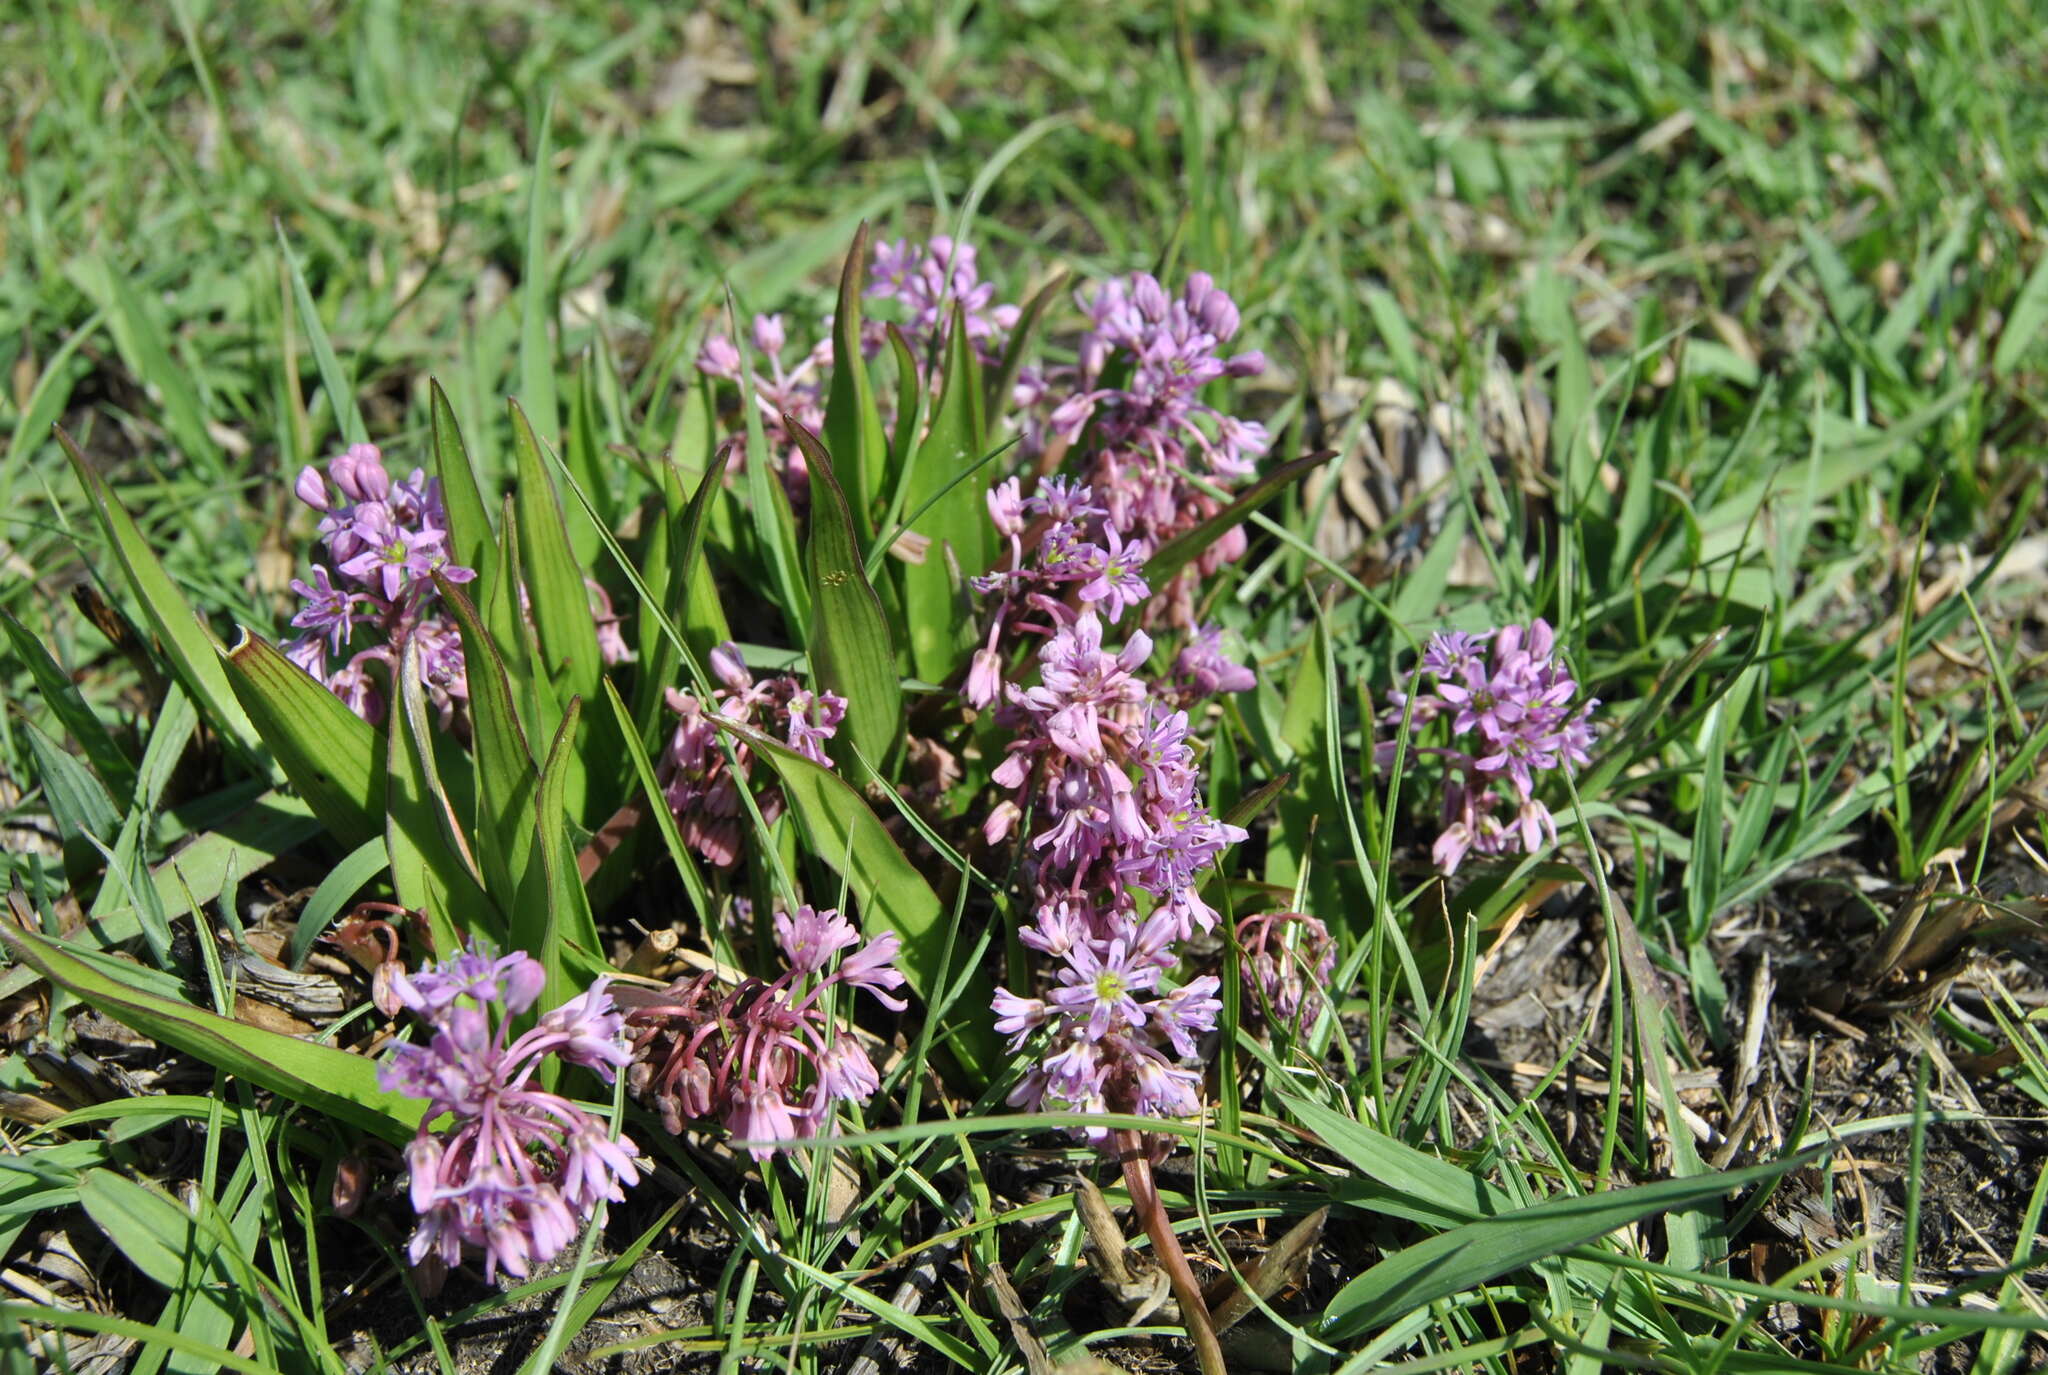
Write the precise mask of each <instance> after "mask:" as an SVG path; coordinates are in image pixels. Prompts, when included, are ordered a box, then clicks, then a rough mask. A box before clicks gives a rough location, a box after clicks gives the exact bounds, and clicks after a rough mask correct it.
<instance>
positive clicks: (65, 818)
mask: <svg viewBox="0 0 2048 1375" xmlns="http://www.w3.org/2000/svg"><path fill="white" fill-rule="evenodd" d="M21 724H22V725H23V727H24V728H26V730H27V731H28V749H29V754H30V755H31V756H32V757H33V758H34V759H35V761H36V781H37V782H39V783H41V784H42V785H43V798H44V800H45V801H46V802H47V803H48V804H49V808H50V816H51V818H52V819H53V820H55V821H56V823H57V831H58V834H60V835H62V836H63V837H64V839H65V840H66V841H75V840H83V839H85V838H86V837H87V836H91V837H93V838H94V839H96V840H101V841H107V842H112V840H113V839H114V837H115V836H116V835H118V834H120V831H121V809H120V808H118V807H116V806H115V805H114V799H113V798H111V797H109V796H108V795H107V790H106V787H105V786H104V785H103V784H102V783H101V782H100V780H99V779H98V778H97V777H96V776H95V775H94V774H93V771H92V770H91V769H89V768H87V767H86V766H85V761H84V760H82V759H80V758H78V756H76V755H74V754H72V753H71V752H70V751H69V750H66V749H65V748H64V747H63V746H62V745H60V744H58V743H57V742H56V741H55V740H52V739H51V738H50V737H49V735H48V734H46V733H45V732H44V731H43V729H42V727H40V726H38V725H37V724H36V723H35V722H33V721H27V720H24V721H23V722H22V723H21Z"/></svg>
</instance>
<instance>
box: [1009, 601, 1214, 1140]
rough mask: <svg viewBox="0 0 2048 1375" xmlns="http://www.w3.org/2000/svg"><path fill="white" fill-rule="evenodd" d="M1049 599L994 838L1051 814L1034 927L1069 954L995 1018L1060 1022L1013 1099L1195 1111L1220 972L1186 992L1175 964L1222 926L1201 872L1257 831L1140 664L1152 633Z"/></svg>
mask: <svg viewBox="0 0 2048 1375" xmlns="http://www.w3.org/2000/svg"><path fill="white" fill-rule="evenodd" d="M1044 609H1045V610H1046V612H1048V613H1049V614H1052V615H1054V616H1055V618H1056V620H1057V624H1056V627H1055V628H1054V629H1053V631H1052V633H1051V634H1050V635H1049V636H1048V637H1047V639H1046V641H1045V643H1044V645H1043V647H1042V648H1041V649H1040V651H1039V654H1038V676H1039V681H1038V683H1037V684H1036V685H1035V686H1032V687H1029V688H1024V687H1019V686H1017V685H1015V684H1011V685H1009V686H1008V687H1007V689H1006V700H1005V701H1004V703H1003V705H1002V706H1001V707H1000V708H998V710H997V713H996V720H997V721H998V723H1000V724H1003V725H1006V726H1008V727H1010V728H1011V729H1012V730H1014V731H1015V732H1016V736H1015V738H1014V739H1013V740H1012V741H1011V743H1010V745H1009V747H1008V754H1007V757H1006V758H1005V759H1004V761H1003V762H1002V764H1001V765H1000V766H998V767H997V769H996V771H995V775H994V777H995V781H996V783H997V784H998V785H999V786H1001V787H1003V788H1006V789H1011V790H1013V791H1014V793H1015V797H1014V798H1011V799H1005V800H1004V801H1003V802H1000V803H998V804H997V805H996V807H995V808H994V810H993V812H992V814H991V816H990V817H989V819H988V821H987V823H986V824H985V826H984V835H985V836H986V838H987V839H988V840H989V841H990V842H991V843H994V842H996V841H998V840H1001V839H1003V838H1004V837H1005V836H1006V835H1007V834H1008V833H1009V832H1010V830H1011V829H1012V828H1013V827H1014V826H1015V825H1016V823H1017V822H1018V820H1019V819H1020V818H1022V817H1023V816H1024V814H1025V806H1026V805H1027V804H1028V805H1030V806H1031V807H1033V808H1034V814H1035V815H1036V816H1037V817H1039V818H1040V819H1042V821H1043V822H1044V825H1045V828H1044V829H1043V830H1042V831H1040V832H1039V833H1038V834H1037V835H1035V836H1033V837H1032V838H1031V841H1030V844H1029V846H1028V847H1027V851H1026V858H1025V865H1024V872H1025V875H1026V878H1027V879H1028V881H1029V882H1030V885H1031V891H1032V894H1033V897H1034V900H1035V904H1036V915H1035V921H1034V924H1033V926H1032V927H1031V928H1030V929H1027V930H1026V931H1025V932H1024V933H1023V934H1022V937H1021V939H1022V940H1023V941H1024V943H1025V944H1026V945H1028V946H1030V947H1032V948H1033V949H1035V950H1037V951H1039V952H1041V953H1042V954H1044V955H1046V956H1048V957H1050V958H1051V959H1052V960H1055V961H1057V962H1058V966H1059V967H1058V968H1057V970H1056V972H1055V973H1054V975H1053V979H1052V983H1051V986H1050V987H1049V989H1048V991H1047V992H1046V994H1045V996H1043V997H1027V996H1023V995H1021V994H1018V993H1014V992H1012V991H1010V990H1009V989H1001V990H999V991H998V993H997V995H996V998H995V1003H994V1006H995V1011H996V1014H997V1018H998V1020H997V1022H996V1028H997V1030H998V1031H1001V1032H1004V1033H1007V1034H1008V1035H1009V1036H1010V1037H1011V1038H1012V1045H1013V1046H1021V1045H1022V1044H1023V1042H1024V1041H1025V1040H1026V1039H1027V1038H1028V1037H1030V1036H1031V1035H1032V1034H1033V1033H1034V1032H1036V1031H1038V1030H1039V1029H1041V1028H1046V1029H1049V1031H1050V1041H1051V1045H1050V1047H1049V1048H1048V1051H1047V1053H1046V1055H1045V1056H1044V1057H1043V1058H1042V1059H1041V1060H1040V1061H1039V1062H1038V1063H1037V1064H1036V1065H1034V1066H1033V1068H1032V1069H1031V1071H1030V1072H1029V1073H1028V1074H1027V1075H1026V1076H1025V1078H1024V1080H1023V1081H1022V1082H1021V1083H1020V1084H1019V1085H1018V1086H1017V1089H1016V1090H1015V1092H1014V1093H1012V1095H1011V1097H1010V1101H1011V1102H1012V1103H1013V1104H1018V1105H1022V1106H1029V1107H1034V1108H1035V1107H1041V1106H1056V1107H1064V1108H1073V1109H1079V1110H1082V1111H1092V1112H1102V1111H1117V1112H1136V1113H1145V1114H1150V1115H1154V1116H1185V1115H1186V1114H1188V1113H1190V1112H1193V1111H1194V1110H1195V1109H1196V1108H1197V1107H1198V1106H1199V1105H1200V1083H1201V1081H1200V1077H1199V1075H1198V1074H1197V1073H1196V1072H1195V1071H1193V1070H1190V1069H1188V1068H1186V1067H1184V1066H1183V1065H1182V1064H1181V1063H1180V1061H1182V1060H1185V1059H1188V1058H1191V1057H1193V1056H1194V1054H1195V1052H1196V1037H1197V1036H1198V1035H1200V1034H1201V1033H1203V1032H1206V1031H1209V1030H1212V1029H1213V1028H1214V1026H1215V1020H1216V1014H1217V1012H1218V1011H1219V1010H1220V1007H1221V1004H1220V1003H1219V1002H1218V1000H1217V998H1216V990H1217V986H1218V984H1217V980H1216V978H1215V977H1214V976H1213V975H1204V976H1202V977H1199V978H1195V979H1191V980H1189V981H1188V982H1186V983H1185V984H1183V985H1182V986H1181V987H1179V988H1177V989H1174V990H1172V991H1170V992H1169V991H1164V990H1163V988H1162V979H1163V977H1164V976H1165V975H1166V974H1167V973H1168V972H1169V971H1171V970H1172V969H1173V968H1174V966H1175V965H1176V964H1177V963H1179V959H1180V952H1179V949H1178V947H1179V946H1180V944H1181V942H1183V941H1185V940H1186V939H1188V937H1189V936H1190V935H1192V934H1193V933H1194V932H1195V931H1196V930H1202V931H1207V930H1210V929H1211V928H1213V927H1214V925H1215V923H1216V913H1215V911H1214V910H1213V909H1212V908H1210V907H1209V905H1208V904H1207V903H1205V902H1204V901H1203V900H1202V897H1201V894H1200V892H1199V889H1198V884H1199V882H1200V880H1201V878H1202V876H1203V874H1204V873H1205V872H1206V871H1207V870H1208V869H1209V868H1211V867H1212V866H1213V865H1214V863H1215V861H1216V858H1217V856H1218V855H1219V854H1221V852H1222V851H1223V850H1224V849H1225V848H1226V847H1227V846H1229V845H1231V844H1234V843H1235V842H1237V841H1239V840H1242V839H1243V838H1244V835H1245V833H1244V832H1243V831H1242V830H1241V829H1239V828H1238V827H1235V826H1231V825H1227V824H1225V823H1224V822H1221V821H1219V820H1217V819H1216V818H1215V817H1213V816H1211V815H1210V813H1209V811H1208V809H1207V807H1206V806H1204V805H1203V803H1202V800H1201V792H1200V781H1201V780H1200V773H1199V771H1198V770H1197V769H1196V767H1195V762H1194V750H1193V747H1192V746H1191V745H1190V743H1189V741H1188V716H1187V713H1186V712H1185V711H1183V710H1177V709H1174V708H1172V707H1170V706H1168V705H1167V704H1166V703H1163V702H1161V701H1158V700H1155V699H1154V696H1153V693H1152V691H1151V689H1150V688H1149V687H1148V686H1147V685H1146V684H1145V682H1144V681H1143V680H1142V679H1140V678H1138V677H1137V676H1135V670H1136V669H1137V668H1138V667H1139V666H1140V665H1142V664H1143V663H1144V662H1145V660H1146V658H1147V657H1148V656H1149V653H1150V650H1151V643H1150V640H1149V637H1147V636H1146V634H1145V633H1144V632H1143V631H1137V632H1134V633H1133V634H1132V636H1131V638H1130V640H1129V641H1128V642H1127V643H1126V644H1125V645H1124V647H1123V648H1122V649H1121V650H1120V651H1115V652H1112V651H1110V650H1108V649H1106V648H1105V647H1104V645H1103V642H1102V623H1101V620H1100V618H1099V617H1098V616H1097V615H1096V613H1095V611H1094V610H1093V609H1089V610H1084V611H1080V612H1078V613H1072V612H1067V611H1066V609H1065V608H1064V607H1063V606H1061V605H1060V604H1059V603H1055V602H1051V601H1049V600H1048V601H1046V603H1045V606H1044ZM1169 1052H1170V1053H1169ZM1085 1134H1086V1135H1088V1136H1089V1137H1090V1138H1091V1139H1094V1140H1097V1141H1100V1140H1101V1139H1102V1137H1103V1133H1101V1132H1099V1131H1094V1132H1088V1133H1085Z"/></svg>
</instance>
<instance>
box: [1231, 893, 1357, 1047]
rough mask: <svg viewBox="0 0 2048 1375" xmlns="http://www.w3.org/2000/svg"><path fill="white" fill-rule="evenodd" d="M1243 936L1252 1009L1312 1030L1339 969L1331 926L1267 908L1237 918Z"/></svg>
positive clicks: (1243, 971)
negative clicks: (1331, 935)
mask: <svg viewBox="0 0 2048 1375" xmlns="http://www.w3.org/2000/svg"><path fill="white" fill-rule="evenodd" d="M1237 942H1238V944H1239V945H1240V946H1241V947H1243V950H1244V962H1243V963H1242V964H1241V965H1239V966H1238V974H1239V977H1240V978H1241V979H1242V981H1243V983H1244V990H1245V992H1246V994H1248V995H1249V1007H1250V1010H1251V1011H1252V1012H1254V1013H1255V1014H1258V1015H1259V1016H1262V1017H1266V1018H1269V1019H1270V1021H1271V1023H1272V1024H1273V1025H1275V1026H1282V1027H1286V1028H1288V1029H1289V1030H1290V1031H1292V1032H1293V1033H1294V1034H1295V1035H1296V1036H1306V1035H1307V1034H1308V1033H1309V1031H1310V1030H1311V1029H1312V1028H1313V1027H1314V1026H1315V1024H1316V1018H1318V1017H1320V1016H1321V1015H1322V1011H1323V1008H1324V1007H1325V1006H1327V1005H1328V1003H1329V995H1328V994H1327V993H1326V992H1325V991H1324V990H1325V989H1326V988H1328V986H1329V983H1330V979H1331V977H1332V976H1333V975H1334V974H1335V973H1336V972H1337V943H1336V942H1335V941H1333V940H1331V939H1330V928H1329V927H1327V926H1325V925H1323V924H1322V922H1320V921H1318V920H1317V919H1316V918H1314V917H1311V916H1308V915H1307V914H1305V913H1302V912H1266V913H1262V914H1260V915H1258V916H1254V917H1246V918H1245V919H1244V920H1243V921H1240V922H1239V923H1238V924H1237Z"/></svg>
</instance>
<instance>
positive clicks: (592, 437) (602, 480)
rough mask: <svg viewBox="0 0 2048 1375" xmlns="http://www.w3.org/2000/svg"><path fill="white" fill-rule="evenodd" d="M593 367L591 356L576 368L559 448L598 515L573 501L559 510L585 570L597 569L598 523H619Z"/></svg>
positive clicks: (594, 363) (568, 469)
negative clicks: (599, 425) (606, 465)
mask: <svg viewBox="0 0 2048 1375" xmlns="http://www.w3.org/2000/svg"><path fill="white" fill-rule="evenodd" d="M596 367H597V360H596V356H595V355H594V354H590V353H586V354H584V355H583V358H582V361H581V362H579V363H578V364H577V366H576V381H575V384H574V386H573V387H572V388H571V390H570V392H569V428H568V430H567V431H565V432H564V433H563V435H562V447H561V455H562V466H563V468H564V469H566V470H567V471H568V472H569V474H570V475H571V476H572V477H574V478H575V479H576V482H577V485H578V486H580V487H582V489H583V491H584V492H585V493H586V494H587V495H588V496H589V497H590V504H591V505H592V506H593V507H595V508H596V512H597V514H596V516H595V517H594V518H593V517H592V515H591V513H590V512H588V511H585V510H583V509H582V508H581V507H580V506H579V505H578V504H577V503H575V502H573V501H572V502H569V503H568V504H567V505H566V506H565V507H564V509H563V511H562V521H563V523H564V524H565V525H566V526H567V527H568V530H569V548H570V549H571V550H572V551H573V552H574V553H575V555H576V562H577V563H579V564H581V565H582V566H583V567H585V568H595V567H596V566H597V551H598V549H599V548H600V547H601V546H602V543H603V542H602V541H601V540H600V539H599V538H598V534H597V521H600V520H601V521H603V522H604V523H605V526H606V528H607V529H615V528H617V526H618V523H619V518H618V514H619V513H618V512H617V511H615V510H614V509H612V484H611V482H610V480H609V479H608V478H607V476H606V474H605V470H604V466H603V462H602V454H603V446H604V441H603V440H602V439H601V438H599V436H598V432H597V405H598V402H597V389H596V384H595V382H594V380H593V377H592V374H593V372H594V371H595V369H596Z"/></svg>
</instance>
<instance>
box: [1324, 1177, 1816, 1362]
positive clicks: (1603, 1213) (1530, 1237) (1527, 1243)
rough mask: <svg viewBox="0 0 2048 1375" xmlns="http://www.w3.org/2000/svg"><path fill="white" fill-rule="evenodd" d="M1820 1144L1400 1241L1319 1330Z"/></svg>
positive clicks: (1693, 1196)
mask: <svg viewBox="0 0 2048 1375" xmlns="http://www.w3.org/2000/svg"><path fill="white" fill-rule="evenodd" d="M1821 1154H1822V1152H1821V1151H1812V1152H1808V1153H1807V1154H1805V1155H1795V1156H1787V1157H1786V1158H1784V1159H1781V1160H1773V1161H1767V1162H1765V1163H1764V1164H1761V1165H1752V1166H1750V1167H1749V1168H1747V1169H1742V1170H1730V1171H1728V1172H1727V1173H1725V1174H1718V1175H1702V1176H1699V1177H1697V1178H1693V1179H1662V1180H1658V1181H1657V1182H1656V1183H1654V1184H1639V1185H1637V1186H1636V1187H1634V1188H1632V1189H1614V1190H1609V1191H1605V1192H1601V1193H1593V1194H1571V1195H1565V1196H1561V1197H1557V1198H1549V1199H1545V1200H1544V1201H1543V1202H1541V1203H1537V1204H1534V1205H1532V1206H1530V1207H1527V1208H1521V1209H1517V1210H1515V1211H1513V1212H1508V1213H1502V1214H1500V1215H1497V1216H1494V1217H1488V1218H1483V1219H1481V1220H1479V1221H1476V1222H1468V1223H1466V1224H1464V1225H1463V1226H1460V1227H1454V1228H1452V1229H1451V1230H1450V1231H1448V1232H1443V1233H1440V1234H1438V1235H1436V1236H1433V1237H1430V1238H1429V1239H1427V1240H1426V1241H1420V1242H1417V1243H1415V1244H1414V1245H1412V1246H1406V1247H1403V1248H1402V1249H1401V1250H1399V1251H1396V1252H1394V1253H1393V1254H1392V1255H1390V1256H1388V1257H1387V1258H1386V1259H1385V1260H1382V1261H1381V1262H1379V1264H1377V1265H1375V1266H1373V1267H1372V1268H1371V1269H1370V1270H1367V1271H1366V1272H1365V1273H1364V1274H1362V1275H1360V1276H1359V1277H1358V1278H1357V1279H1354V1280H1352V1281H1351V1283H1349V1284H1347V1285H1345V1286H1344V1287H1343V1288H1342V1289H1340V1290H1338V1291H1337V1295H1336V1297H1335V1298H1333V1299H1331V1300H1330V1304H1329V1307H1328V1308H1327V1309H1325V1310H1324V1313H1323V1324H1322V1329H1321V1334H1322V1335H1323V1336H1324V1337H1327V1338H1330V1339H1332V1340H1343V1339H1345V1338H1349V1337H1355V1336H1358V1335H1359V1334H1361V1333H1363V1332H1367V1331H1369V1330H1371V1329H1373V1328H1375V1327H1383V1326H1385V1325H1386V1324H1387V1323H1390V1322H1392V1321H1394V1320H1395V1319H1396V1318H1399V1317H1401V1316H1402V1315H1403V1314H1405V1313H1412V1312H1414V1311H1415V1310H1416V1309H1418V1308H1424V1307H1427V1306H1428V1305H1430V1304H1432V1303H1435V1302H1436V1301H1437V1300H1438V1299H1444V1298H1449V1297H1450V1296H1451V1295H1453V1294H1456V1293H1460V1292H1462V1291H1463V1290H1466V1289H1469V1288H1471V1287H1473V1286H1474V1285H1479V1284H1484V1283H1486V1282H1487V1281H1488V1280H1491V1279H1494V1278H1497V1277H1498V1276H1501V1275H1505V1274H1508V1273H1509V1272H1511V1271H1514V1270H1519V1269H1521V1268H1522V1267H1523V1266H1525V1265H1529V1264H1532V1263H1533V1262H1535V1261H1539V1260H1542V1259H1543V1258H1544V1257H1546V1256H1554V1255H1556V1254H1558V1253H1559V1252H1561V1251H1566V1250H1569V1249H1570V1248H1572V1247H1574V1246H1581V1245H1584V1244H1585V1243H1587V1242H1589V1241H1593V1240H1595V1239H1596V1238H1599V1237H1602V1236H1605V1235H1606V1234H1607V1233H1609V1232H1612V1231H1614V1230H1615V1229H1616V1228H1619V1227H1626V1226H1628V1225H1629V1224H1630V1223H1632V1222H1637V1221H1640V1220H1641V1219H1643V1218H1646V1217H1655V1216H1659V1215H1662V1214H1666V1213H1679V1212H1687V1211H1690V1210H1692V1209H1695V1208H1699V1207H1701V1206H1703V1205H1706V1204H1710V1203H1713V1202H1715V1201H1716V1200H1718V1199H1720V1198H1721V1197H1722V1196H1723V1195H1725V1194H1728V1193H1730V1192H1732V1191H1734V1190H1736V1189H1743V1188H1748V1187H1749V1186H1751V1185H1753V1184H1761V1183H1764V1182H1765V1181H1767V1180H1771V1179H1776V1178H1777V1177H1778V1176H1780V1175H1783V1174H1786V1173H1788V1172H1789V1171H1792V1170H1795V1169H1798V1168H1799V1167H1801V1166H1803V1165H1809V1164H1811V1163H1813V1162H1814V1161H1815V1160H1817V1159H1819V1158H1820V1156H1821Z"/></svg>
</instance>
